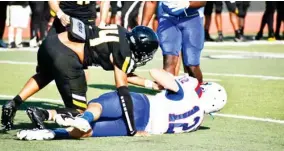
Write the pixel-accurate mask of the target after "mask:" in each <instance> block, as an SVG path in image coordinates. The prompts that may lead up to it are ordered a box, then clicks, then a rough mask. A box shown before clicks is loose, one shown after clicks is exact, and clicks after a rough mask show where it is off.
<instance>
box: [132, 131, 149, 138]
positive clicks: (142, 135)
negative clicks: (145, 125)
mask: <svg viewBox="0 0 284 151" xmlns="http://www.w3.org/2000/svg"><path fill="white" fill-rule="evenodd" d="M134 136H136V137H147V136H150V134H149V133H148V132H146V131H137V132H136V134H135V135H134Z"/></svg>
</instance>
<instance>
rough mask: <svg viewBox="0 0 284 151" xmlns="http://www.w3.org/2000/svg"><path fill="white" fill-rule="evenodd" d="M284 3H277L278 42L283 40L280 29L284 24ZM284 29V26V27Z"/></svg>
mask: <svg viewBox="0 0 284 151" xmlns="http://www.w3.org/2000/svg"><path fill="white" fill-rule="evenodd" d="M283 8H284V2H283V1H278V2H277V18H276V19H277V21H276V29H275V38H276V39H277V40H281V37H280V28H281V24H282V22H284V10H283ZM283 27H284V26H283Z"/></svg>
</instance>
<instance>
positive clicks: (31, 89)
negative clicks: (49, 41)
mask: <svg viewBox="0 0 284 151" xmlns="http://www.w3.org/2000/svg"><path fill="white" fill-rule="evenodd" d="M52 80H53V76H52V75H51V74H50V58H49V57H48V56H47V54H46V44H43V45H41V47H40V48H39V51H38V66H37V73H36V74H35V75H34V76H32V77H31V78H30V79H29V80H28V81H27V83H26V84H25V86H24V87H23V88H22V90H21V91H20V93H19V94H18V95H17V96H15V97H14V98H13V99H12V100H11V101H8V102H7V103H6V104H5V105H3V107H2V116H1V124H2V125H3V128H5V129H7V130H9V129H11V128H12V126H13V119H14V116H15V114H16V111H17V109H18V108H19V107H20V105H21V104H22V103H23V102H24V101H25V100H26V99H27V98H29V97H30V96H32V95H33V94H35V93H36V92H38V91H39V90H40V89H42V88H43V87H45V86H46V85H47V84H48V83H50V82H51V81H52Z"/></svg>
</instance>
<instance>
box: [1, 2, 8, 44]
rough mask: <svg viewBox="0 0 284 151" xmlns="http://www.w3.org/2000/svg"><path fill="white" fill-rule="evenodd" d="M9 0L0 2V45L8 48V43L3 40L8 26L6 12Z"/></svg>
mask: <svg viewBox="0 0 284 151" xmlns="http://www.w3.org/2000/svg"><path fill="white" fill-rule="evenodd" d="M7 5H8V2H5V1H1V2H0V47H2V48H7V44H6V43H5V42H4V41H3V35H4V31H5V26H6V12H7Z"/></svg>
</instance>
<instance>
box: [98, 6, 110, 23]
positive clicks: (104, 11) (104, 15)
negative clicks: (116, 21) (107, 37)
mask: <svg viewBox="0 0 284 151" xmlns="http://www.w3.org/2000/svg"><path fill="white" fill-rule="evenodd" d="M100 8H101V9H100V24H99V27H103V26H105V25H106V22H107V18H108V13H109V8H110V1H101V4H100Z"/></svg>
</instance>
